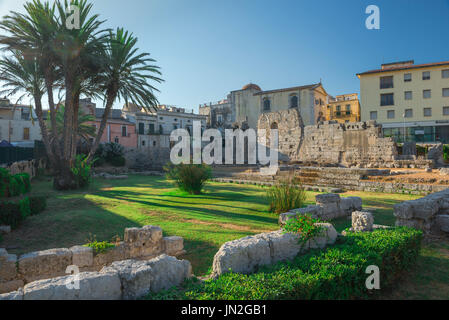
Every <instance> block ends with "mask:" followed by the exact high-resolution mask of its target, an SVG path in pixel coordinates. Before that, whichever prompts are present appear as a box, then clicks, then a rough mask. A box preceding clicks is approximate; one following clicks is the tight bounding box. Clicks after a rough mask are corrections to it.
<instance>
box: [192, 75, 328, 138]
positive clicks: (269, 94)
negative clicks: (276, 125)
mask: <svg viewBox="0 0 449 320" xmlns="http://www.w3.org/2000/svg"><path fill="white" fill-rule="evenodd" d="M330 98H331V97H330V96H329V95H328V94H327V92H326V90H325V89H324V87H323V85H322V84H321V83H316V84H310V85H304V86H297V87H291V88H284V89H276V90H268V91H263V90H262V89H261V88H260V87H259V86H258V85H256V84H253V83H250V84H247V85H245V86H244V87H243V88H242V89H240V90H234V91H231V92H230V93H229V94H228V96H227V99H225V100H222V101H220V102H218V103H214V104H213V103H209V104H203V105H200V107H199V113H200V114H202V115H205V116H207V117H208V125H209V126H210V127H213V128H232V127H240V128H244V127H249V128H253V129H257V124H258V120H259V117H260V116H261V115H262V114H264V113H271V112H277V111H282V110H289V109H296V110H298V111H299V113H300V114H301V117H302V119H303V121H304V125H313V124H316V123H318V122H320V121H324V120H326V119H325V118H326V108H327V105H328V103H329V99H330Z"/></svg>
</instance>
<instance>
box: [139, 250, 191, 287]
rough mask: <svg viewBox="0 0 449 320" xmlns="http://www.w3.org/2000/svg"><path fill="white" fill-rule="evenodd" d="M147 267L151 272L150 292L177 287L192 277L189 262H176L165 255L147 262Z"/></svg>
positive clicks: (176, 260)
mask: <svg viewBox="0 0 449 320" xmlns="http://www.w3.org/2000/svg"><path fill="white" fill-rule="evenodd" d="M147 265H149V266H150V267H151V270H152V282H151V288H150V290H151V292H159V291H161V290H167V289H170V288H171V287H174V286H179V285H180V284H181V283H182V282H183V281H184V280H185V279H187V278H190V277H191V276H192V265H191V264H190V262H189V261H187V260H178V259H176V258H175V257H171V256H167V255H166V254H162V255H160V256H158V257H156V258H154V259H151V260H148V261H147Z"/></svg>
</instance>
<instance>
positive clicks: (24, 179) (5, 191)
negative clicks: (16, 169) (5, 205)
mask: <svg viewBox="0 0 449 320" xmlns="http://www.w3.org/2000/svg"><path fill="white" fill-rule="evenodd" d="M30 191H31V179H30V175H29V174H28V173H19V174H16V175H11V174H10V173H9V172H8V170H6V169H4V168H0V198H2V197H6V198H8V197H17V196H19V195H22V194H26V193H28V192H30Z"/></svg>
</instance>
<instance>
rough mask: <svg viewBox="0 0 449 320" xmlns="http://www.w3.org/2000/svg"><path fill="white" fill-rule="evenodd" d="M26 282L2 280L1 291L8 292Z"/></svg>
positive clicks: (0, 283)
mask: <svg viewBox="0 0 449 320" xmlns="http://www.w3.org/2000/svg"><path fill="white" fill-rule="evenodd" d="M24 285H25V284H24V282H23V281H22V280H17V279H16V280H10V281H6V282H0V293H7V292H11V291H15V290H17V289H19V288H22V287H23V286H24Z"/></svg>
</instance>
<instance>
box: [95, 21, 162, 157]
mask: <svg viewBox="0 0 449 320" xmlns="http://www.w3.org/2000/svg"><path fill="white" fill-rule="evenodd" d="M136 44H137V38H136V37H134V36H133V35H132V34H130V33H128V32H127V31H124V30H123V29H122V28H118V29H117V31H116V32H115V33H113V32H110V34H109V39H108V43H107V48H106V54H105V56H106V63H105V70H104V71H103V73H102V74H101V75H100V77H99V79H98V81H99V82H100V84H101V87H102V88H103V90H104V96H105V102H106V105H105V111H104V113H103V117H102V119H101V124H100V128H99V130H98V133H97V137H96V139H95V141H94V144H93V146H92V149H91V151H90V153H89V156H88V159H89V160H91V159H92V157H93V156H94V154H95V151H96V150H97V148H98V145H99V143H100V139H101V136H102V135H103V132H104V129H105V127H106V122H107V118H108V117H109V114H110V112H111V109H112V106H113V104H114V102H115V101H116V100H117V99H119V100H124V101H125V103H126V104H128V102H132V103H134V104H137V105H141V106H143V107H144V108H148V109H149V108H151V107H154V106H156V105H157V104H158V100H157V98H156V96H155V95H154V91H159V90H157V89H156V88H155V87H153V86H152V85H150V84H149V81H155V82H158V83H160V82H162V81H163V80H162V79H161V78H160V77H159V75H161V72H160V71H159V67H158V66H156V65H154V64H153V63H154V62H155V60H154V59H152V58H150V57H149V56H150V54H149V53H138V50H139V49H138V48H137V47H136Z"/></svg>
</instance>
